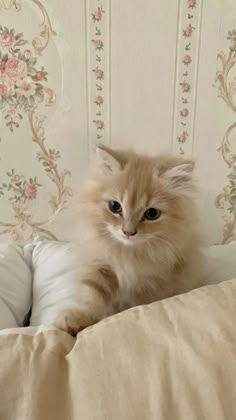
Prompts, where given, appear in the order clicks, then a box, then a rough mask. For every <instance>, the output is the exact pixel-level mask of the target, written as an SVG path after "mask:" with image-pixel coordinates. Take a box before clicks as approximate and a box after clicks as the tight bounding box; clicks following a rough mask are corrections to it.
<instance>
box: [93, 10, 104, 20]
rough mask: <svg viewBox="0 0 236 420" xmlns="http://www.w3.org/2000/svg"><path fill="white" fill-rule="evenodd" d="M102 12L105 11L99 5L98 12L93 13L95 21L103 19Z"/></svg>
mask: <svg viewBox="0 0 236 420" xmlns="http://www.w3.org/2000/svg"><path fill="white" fill-rule="evenodd" d="M102 13H104V11H103V9H102V8H101V7H98V9H97V10H96V12H94V13H92V18H93V21H94V22H100V21H101V20H102Z"/></svg>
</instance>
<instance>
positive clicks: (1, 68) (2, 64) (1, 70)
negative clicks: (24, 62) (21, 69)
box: [0, 59, 6, 75]
mask: <svg viewBox="0 0 236 420" xmlns="http://www.w3.org/2000/svg"><path fill="white" fill-rule="evenodd" d="M5 67H6V61H4V60H1V59H0V75H1V74H3V73H4V71H5Z"/></svg>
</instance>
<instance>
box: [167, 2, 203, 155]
mask: <svg viewBox="0 0 236 420" xmlns="http://www.w3.org/2000/svg"><path fill="white" fill-rule="evenodd" d="M201 6H202V0H182V1H181V2H180V9H179V36H178V46H177V51H178V53H177V69H176V74H177V75H176V93H175V112H174V122H173V126H174V129H173V149H174V151H175V152H176V153H179V154H182V155H183V154H185V153H189V154H191V152H192V142H193V129H194V127H193V124H194V112H195V109H194V107H195V95H196V91H195V90H196V82H197V81H196V77H195V69H196V66H197V65H198V37H199V33H200V22H201Z"/></svg>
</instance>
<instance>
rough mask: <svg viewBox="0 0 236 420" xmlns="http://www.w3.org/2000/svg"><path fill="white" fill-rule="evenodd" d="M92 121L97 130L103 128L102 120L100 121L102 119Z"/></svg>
mask: <svg viewBox="0 0 236 420" xmlns="http://www.w3.org/2000/svg"><path fill="white" fill-rule="evenodd" d="M94 123H95V125H96V127H97V128H98V129H99V130H103V128H104V121H102V120H95V121H94Z"/></svg>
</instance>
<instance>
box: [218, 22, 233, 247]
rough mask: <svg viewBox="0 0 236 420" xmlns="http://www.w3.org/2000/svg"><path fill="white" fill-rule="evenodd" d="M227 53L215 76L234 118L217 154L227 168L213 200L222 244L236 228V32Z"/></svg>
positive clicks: (221, 56)
mask: <svg viewBox="0 0 236 420" xmlns="http://www.w3.org/2000/svg"><path fill="white" fill-rule="evenodd" d="M227 39H228V41H229V47H228V51H221V52H220V53H219V54H218V57H217V58H218V64H219V69H218V70H217V72H216V87H217V89H218V96H219V97H220V98H221V99H223V101H224V103H225V105H226V107H228V108H229V109H230V110H231V111H233V114H234V118H233V121H232V122H231V124H230V125H229V127H227V128H226V131H225V134H224V136H223V139H222V142H221V145H220V147H219V148H218V151H219V152H220V153H221V156H222V159H223V161H224V163H225V165H226V167H227V183H226V184H225V186H224V189H223V191H222V192H221V193H220V194H218V195H217V197H216V208H217V209H223V210H224V213H223V216H222V217H223V221H224V229H223V239H222V242H223V243H225V242H227V241H228V240H230V239H232V237H233V234H234V229H235V225H236V153H235V147H234V148H233V144H234V145H235V137H234V136H235V130H236V102H235V98H234V95H235V92H236V77H235V74H236V73H235V68H236V67H235V63H236V30H235V29H232V30H231V31H229V32H228V36H227Z"/></svg>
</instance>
